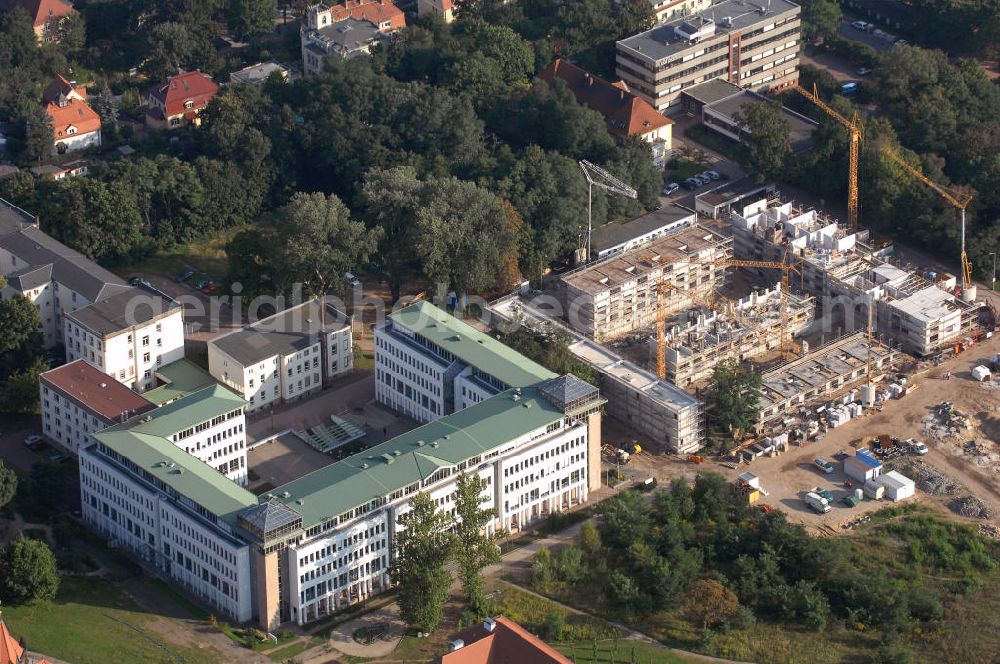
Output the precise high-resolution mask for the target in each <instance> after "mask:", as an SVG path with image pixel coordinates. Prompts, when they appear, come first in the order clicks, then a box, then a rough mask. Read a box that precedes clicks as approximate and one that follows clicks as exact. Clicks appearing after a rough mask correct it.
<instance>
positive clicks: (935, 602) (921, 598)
mask: <svg viewBox="0 0 1000 664" xmlns="http://www.w3.org/2000/svg"><path fill="white" fill-rule="evenodd" d="M907 600H908V601H907V603H908V604H909V607H910V615H911V616H913V617H914V618H916V619H917V620H922V621H924V622H929V621H931V620H940V619H941V617H942V616H944V606H943V605H942V604H941V600H939V599H938V598H937V595H935V594H934V593H932V592H931V591H929V590H927V589H926V588H922V587H915V588H911V589H910V593H909V597H908V598H907Z"/></svg>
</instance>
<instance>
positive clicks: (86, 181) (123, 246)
mask: <svg viewBox="0 0 1000 664" xmlns="http://www.w3.org/2000/svg"><path fill="white" fill-rule="evenodd" d="M51 185H52V186H51V188H50V190H49V191H48V192H47V193H48V195H47V196H44V197H43V196H40V197H39V199H40V200H41V201H42V203H43V214H41V217H42V218H43V219H45V220H46V228H45V229H44V230H45V231H46V232H48V233H50V234H52V235H54V236H55V237H56V238H57V239H59V240H60V241H62V242H64V243H65V244H67V245H69V246H70V247H72V248H73V249H76V250H77V251H79V252H80V253H81V254H83V255H85V256H87V257H88V258H91V259H93V260H95V261H97V262H98V263H115V262H117V261H120V260H123V259H124V258H126V257H128V256H134V255H136V254H138V253H141V252H142V251H143V250H144V249H145V246H144V245H145V238H144V237H143V234H142V217H141V215H140V212H139V207H138V205H137V204H136V200H135V198H134V196H133V195H132V191H131V190H130V188H129V183H127V182H122V181H113V182H108V183H105V182H102V181H101V180H98V179H96V178H89V177H88V178H67V179H65V180H60V181H58V182H54V183H51Z"/></svg>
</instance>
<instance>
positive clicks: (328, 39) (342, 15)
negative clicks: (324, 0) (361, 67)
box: [299, 0, 406, 76]
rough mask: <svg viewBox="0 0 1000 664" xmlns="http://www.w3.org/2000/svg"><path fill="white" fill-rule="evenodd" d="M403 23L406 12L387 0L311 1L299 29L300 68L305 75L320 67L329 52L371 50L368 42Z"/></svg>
mask: <svg viewBox="0 0 1000 664" xmlns="http://www.w3.org/2000/svg"><path fill="white" fill-rule="evenodd" d="M405 27H406V16H405V15H404V14H403V12H402V11H401V10H400V9H399V8H398V7H396V5H394V4H392V3H391V2H389V1H388V0H346V2H343V3H341V4H338V5H324V4H318V5H313V6H311V7H309V8H308V9H306V15H305V20H304V21H303V23H302V27H301V28H300V29H299V36H300V37H301V40H302V69H303V71H304V72H305V75H306V76H311V75H313V74H318V73H320V72H321V71H323V59H324V58H325V57H326V56H328V55H331V54H337V55H339V56H341V57H343V58H355V57H359V56H363V55H367V54H368V53H370V52H371V47H372V45H374V44H376V43H378V42H380V41H382V40H384V39H387V38H388V37H389V35H391V34H392V33H394V32H396V31H397V30H400V29H402V28H405Z"/></svg>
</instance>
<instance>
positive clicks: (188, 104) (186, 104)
mask: <svg viewBox="0 0 1000 664" xmlns="http://www.w3.org/2000/svg"><path fill="white" fill-rule="evenodd" d="M184 108H194V101H192V100H190V99H189V100H187V101H186V102H184Z"/></svg>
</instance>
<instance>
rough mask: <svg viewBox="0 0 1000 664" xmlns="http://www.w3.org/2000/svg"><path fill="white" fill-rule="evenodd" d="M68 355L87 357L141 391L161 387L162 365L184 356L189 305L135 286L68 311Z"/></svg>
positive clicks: (97, 365) (101, 368)
mask: <svg viewBox="0 0 1000 664" xmlns="http://www.w3.org/2000/svg"><path fill="white" fill-rule="evenodd" d="M65 321H66V332H65V340H66V359H67V361H70V362H72V361H73V360H76V359H84V360H86V361H88V362H90V363H91V364H93V365H94V366H96V367H97V368H99V369H100V370H101V371H103V372H104V373H106V374H107V375H108V376H111V377H112V378H114V379H115V380H117V381H118V382H120V383H124V384H125V385H128V386H129V387H131V388H133V389H135V390H137V391H140V392H142V391H145V390H148V389H150V388H152V387H155V386H156V376H155V373H156V371H157V369H159V368H160V367H161V366H164V365H166V364H170V363H171V362H175V361H177V360H182V359H184V309H183V307H182V306H181V305H180V304H179V303H177V302H175V301H173V300H168V299H167V298H165V297H162V296H160V295H156V294H153V293H150V292H147V291H144V290H139V289H135V288H130V289H128V290H126V291H123V292H121V293H117V294H115V295H112V296H111V297H109V298H106V299H104V300H101V301H100V302H96V303H94V304H91V305H88V306H86V307H84V308H82V309H77V310H76V311H73V312H70V313H67V314H66V318H65Z"/></svg>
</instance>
